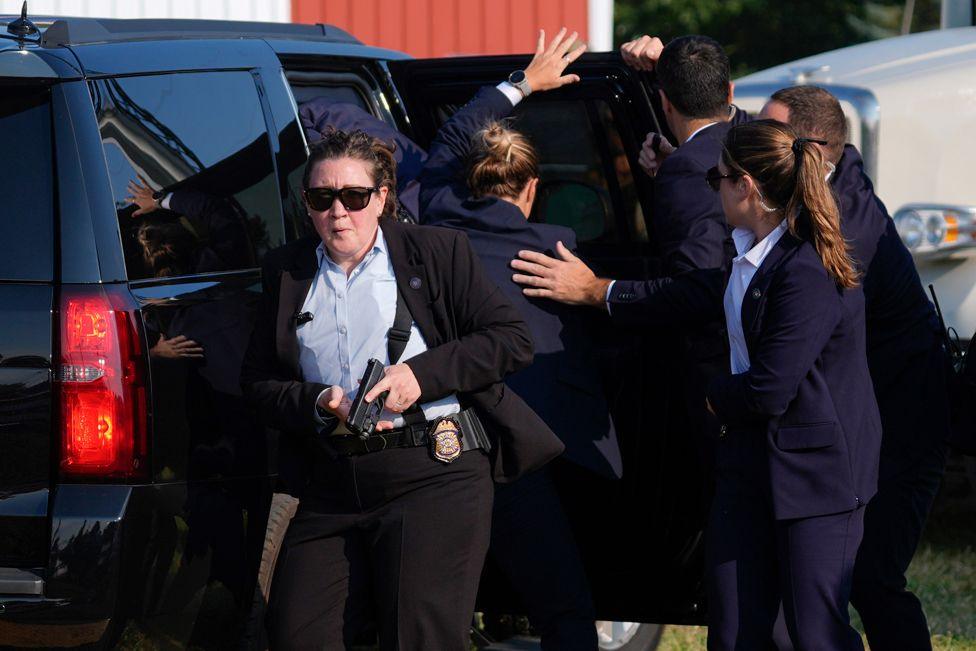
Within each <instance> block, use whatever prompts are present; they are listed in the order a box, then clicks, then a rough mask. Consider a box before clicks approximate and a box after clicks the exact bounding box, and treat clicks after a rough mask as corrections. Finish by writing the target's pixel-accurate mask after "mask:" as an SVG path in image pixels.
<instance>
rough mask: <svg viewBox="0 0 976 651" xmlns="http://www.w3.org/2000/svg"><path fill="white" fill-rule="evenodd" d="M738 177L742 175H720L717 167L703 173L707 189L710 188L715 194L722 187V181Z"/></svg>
mask: <svg viewBox="0 0 976 651" xmlns="http://www.w3.org/2000/svg"><path fill="white" fill-rule="evenodd" d="M740 176H742V175H741V174H722V172H721V171H720V170H719V169H718V166H717V165H716V166H715V167H713V168H711V169H709V170H708V171H707V172H705V182H706V183H708V187H710V188H711V189H712V190H714V191H715V192H718V190H719V188H720V187H721V185H722V179H737V178H739V177H740Z"/></svg>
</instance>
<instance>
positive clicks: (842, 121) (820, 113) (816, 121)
mask: <svg viewBox="0 0 976 651" xmlns="http://www.w3.org/2000/svg"><path fill="white" fill-rule="evenodd" d="M770 99H771V100H773V101H775V102H779V103H781V104H783V105H784V106H786V108H788V109H789V110H790V126H792V127H793V128H794V129H795V130H796V132H797V133H799V134H800V136H802V137H804V138H817V139H818V140H826V141H827V147H826V149H827V157H828V158H829V159H830V161H831V162H832V163H836V162H837V161H839V160H840V157H841V156H843V155H844V145H845V144H846V143H847V116H845V115H844V109H842V108H841V107H840V102H839V101H838V100H837V98H836V97H834V96H833V95H832V94H831V93H830V92H829V91H827V90H825V89H823V88H820V87H819V86H791V87H790V88H783V89H781V90H778V91H776V92H775V93H773V96H772V97H771V98H770Z"/></svg>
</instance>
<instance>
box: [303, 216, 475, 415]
mask: <svg viewBox="0 0 976 651" xmlns="http://www.w3.org/2000/svg"><path fill="white" fill-rule="evenodd" d="M315 253H316V255H317V256H318V260H319V270H318V273H316V274H315V278H314V279H313V280H312V285H311V287H309V289H308V294H307V295H306V296H305V302H304V303H303V304H302V309H301V311H302V312H310V313H311V314H312V315H313V318H312V320H311V321H309V322H307V323H305V324H303V325H300V326H298V330H297V335H298V347H299V358H298V360H299V364H300V365H301V368H302V374H303V375H304V378H305V380H307V381H310V382H320V383H322V384H327V385H330V386H331V385H335V386H340V387H342V390H343V391H344V392H345V393H346V395H348V396H349V399H350V400H352V399H353V398H354V397H355V395H356V391H358V389H359V380H360V379H361V378H362V376H363V373H364V372H365V371H366V364H367V363H368V362H369V360H370V358H375V359H378V360H379V361H381V362H383V364H384V365H389V363H390V356H389V351H388V350H387V332H388V331H389V329H390V328H391V327H392V326H393V319H394V317H395V316H396V300H397V285H396V276H395V275H394V272H393V262H392V261H391V260H390V255H389V253H388V251H387V247H386V238H384V237H383V230H382V229H377V231H376V241H375V242H374V244H373V248H372V249H371V250H370V251H369V253H367V254H366V257H365V258H363V261H362V262H360V263H359V264H358V265H357V266H356V268H355V269H353V270H352V273H350V274H349V276H348V277H347V276H346V273H345V272H344V271H343V270H342V269H341V268H340V267H339V265H337V264H336V263H335V262H333V261H332V259H331V258H330V257H329V255H328V253H327V252H326V250H325V245H324V244H319V246H318V248H317V249H316V250H315ZM425 350H427V343H426V342H425V341H424V337H423V335H422V334H420V329H419V328H417V323H416V322H414V323H413V325H412V326H411V328H410V340H409V341H407V347H406V348H405V349H404V351H403V355H401V356H400V360H399V361H401V362H404V361H406V360H408V359H410V358H411V357H414V356H416V355H419V354H420V353H422V352H424V351H425ZM421 409H423V412H424V415H425V416H426V417H427V420H434V419H436V418H440V417H442V416H449V415H451V414H456V413H458V412H459V411H461V407H460V404H459V403H458V401H457V397H456V396H454V395H450V396H447V397H446V398H441V399H440V400H436V401H433V402H428V403H424V404H422V405H421ZM382 418H383V420H392V421H393V426H394V427H402V426H403V424H404V423H403V417H402V416H399V415H397V414H394V413H392V412H389V411H386V410H384V412H383V415H382Z"/></svg>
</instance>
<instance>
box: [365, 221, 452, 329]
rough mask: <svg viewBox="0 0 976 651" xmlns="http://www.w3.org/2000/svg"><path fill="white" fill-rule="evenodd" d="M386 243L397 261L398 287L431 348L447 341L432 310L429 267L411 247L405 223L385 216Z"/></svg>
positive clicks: (395, 268)
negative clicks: (435, 322) (409, 247)
mask: <svg viewBox="0 0 976 651" xmlns="http://www.w3.org/2000/svg"><path fill="white" fill-rule="evenodd" d="M380 228H382V229H383V236H384V237H385V238H386V247H387V250H388V251H389V254H390V261H391V262H392V263H393V273H394V275H395V276H396V283H397V289H398V290H399V292H400V293H401V294H402V295H403V300H404V301H405V302H406V303H407V307H408V308H409V309H410V316H412V317H413V320H414V322H415V323H416V324H417V327H418V328H419V329H420V334H422V335H423V336H424V341H425V342H427V347H428V348H433V347H434V346H439V345H440V344H442V343H444V336H443V335H442V334H441V332H440V331H439V330H438V329H437V328H436V326H435V324H434V319H433V312H432V310H431V303H432V302H433V299H434V295H433V292H434V287H432V286H431V280H430V277H429V276H428V275H427V267H426V266H425V265H424V264H423V263H421V262H420V260H419V259H417V255H416V252H415V251H408V250H407V246H406V242H405V240H406V238H407V235H406V233H405V232H404V231H405V230H406V229H405V228H404V226H403V225H402V224H398V223H397V222H394V221H390V220H388V219H385V220H383V221H381V222H380Z"/></svg>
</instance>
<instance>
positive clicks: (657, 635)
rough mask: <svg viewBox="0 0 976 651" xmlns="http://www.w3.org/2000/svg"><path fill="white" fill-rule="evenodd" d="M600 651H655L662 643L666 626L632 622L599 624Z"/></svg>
mask: <svg viewBox="0 0 976 651" xmlns="http://www.w3.org/2000/svg"><path fill="white" fill-rule="evenodd" d="M597 629H598V630H599V631H600V634H601V635H600V651H654V649H656V648H657V647H658V644H660V642H661V636H662V635H663V634H664V626H662V625H661V624H638V623H630V622H597Z"/></svg>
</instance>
